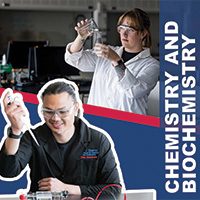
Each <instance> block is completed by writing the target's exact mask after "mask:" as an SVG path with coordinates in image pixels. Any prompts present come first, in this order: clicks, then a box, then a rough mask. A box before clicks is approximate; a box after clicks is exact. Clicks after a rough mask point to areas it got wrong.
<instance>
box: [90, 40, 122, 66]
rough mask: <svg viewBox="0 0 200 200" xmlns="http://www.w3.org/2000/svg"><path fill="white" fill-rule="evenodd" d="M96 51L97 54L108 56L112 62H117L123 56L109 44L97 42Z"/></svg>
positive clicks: (103, 56)
mask: <svg viewBox="0 0 200 200" xmlns="http://www.w3.org/2000/svg"><path fill="white" fill-rule="evenodd" d="M94 52H95V54H96V55H97V56H99V57H102V58H107V59H109V60H110V61H112V62H117V61H118V60H120V59H121V57H120V56H119V55H118V54H117V53H116V52H115V51H114V50H112V49H111V48H110V47H109V46H108V45H105V44H100V43H96V44H95V46H94Z"/></svg>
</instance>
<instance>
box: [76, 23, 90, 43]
mask: <svg viewBox="0 0 200 200" xmlns="http://www.w3.org/2000/svg"><path fill="white" fill-rule="evenodd" d="M89 26H90V24H89V22H88V20H87V19H86V20H82V21H80V22H78V23H77V25H76V26H75V30H76V32H77V34H78V36H79V37H80V38H81V39H83V40H86V39H87V37H89V36H91V35H92V34H93V32H92V31H91V30H90V28H89Z"/></svg>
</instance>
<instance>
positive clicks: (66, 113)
mask: <svg viewBox="0 0 200 200" xmlns="http://www.w3.org/2000/svg"><path fill="white" fill-rule="evenodd" d="M73 108H74V104H73V105H72V106H71V107H70V108H61V109H57V110H51V109H48V108H42V113H43V115H44V117H46V118H48V119H50V118H52V117H53V116H54V115H55V114H57V115H58V116H59V117H60V118H65V117H67V116H69V115H70V114H71V113H72V110H73Z"/></svg>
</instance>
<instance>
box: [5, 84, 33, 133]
mask: <svg viewBox="0 0 200 200" xmlns="http://www.w3.org/2000/svg"><path fill="white" fill-rule="evenodd" d="M2 101H3V102H2V103H3V109H4V112H5V117H7V119H8V120H9V122H10V125H11V128H12V131H13V133H14V134H16V135H19V134H20V133H21V132H22V130H23V127H24V125H25V123H27V121H28V120H29V114H28V110H27V108H26V107H25V105H24V102H23V99H22V95H21V94H19V93H15V94H13V91H12V90H11V89H10V88H9V89H6V90H5V91H4V92H3V94H2ZM27 119H28V120H27ZM29 121H30V120H29Z"/></svg>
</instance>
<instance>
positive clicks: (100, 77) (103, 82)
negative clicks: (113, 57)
mask: <svg viewBox="0 0 200 200" xmlns="http://www.w3.org/2000/svg"><path fill="white" fill-rule="evenodd" d="M70 45H71V43H70V44H68V45H67V47H66V53H65V61H66V62H67V63H69V64H70V65H72V66H74V67H76V68H78V69H79V70H81V71H85V72H94V76H93V80H92V84H91V89H90V94H89V98H88V104H91V105H95V106H102V107H107V108H112V109H117V110H123V111H127V112H133V113H138V114H146V112H147V100H148V95H149V93H150V91H151V90H152V89H153V88H154V86H155V85H156V82H157V81H158V77H159V62H158V61H157V60H156V59H154V58H153V57H152V56H151V55H150V50H149V49H148V48H147V49H144V50H143V51H142V52H140V53H139V54H138V55H137V56H135V57H134V58H132V59H130V60H128V61H127V62H126V63H125V66H126V70H125V75H124V77H123V78H122V79H121V80H119V78H118V76H117V72H116V70H115V68H114V67H113V66H112V64H111V61H110V60H108V59H105V58H100V57H97V56H96V54H94V53H93V52H92V50H81V51H79V52H77V53H73V54H71V53H70V52H69V51H68V49H69V47H70ZM111 48H113V49H114V50H115V51H116V52H117V53H118V54H119V55H120V56H121V55H122V52H123V47H111Z"/></svg>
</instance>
